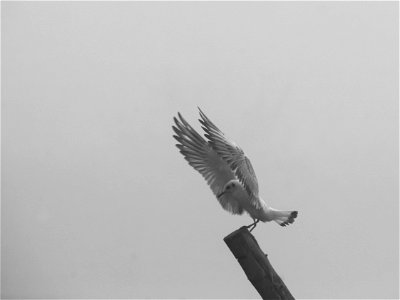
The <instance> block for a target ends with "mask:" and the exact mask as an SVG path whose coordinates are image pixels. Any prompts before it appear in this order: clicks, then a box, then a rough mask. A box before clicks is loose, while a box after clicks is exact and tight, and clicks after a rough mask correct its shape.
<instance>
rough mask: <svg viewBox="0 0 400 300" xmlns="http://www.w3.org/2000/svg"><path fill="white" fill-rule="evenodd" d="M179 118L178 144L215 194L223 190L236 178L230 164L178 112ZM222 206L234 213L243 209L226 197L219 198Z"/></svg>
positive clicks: (177, 122)
mask: <svg viewBox="0 0 400 300" xmlns="http://www.w3.org/2000/svg"><path fill="white" fill-rule="evenodd" d="M178 117H179V120H178V119H177V118H175V117H174V121H175V125H176V126H172V128H173V130H174V131H175V133H176V135H174V138H175V139H176V140H177V141H178V142H179V144H176V146H177V147H178V148H179V150H180V152H181V153H182V154H183V156H184V158H185V159H186V160H187V161H188V163H189V164H190V165H191V166H192V167H193V168H195V169H196V170H197V171H198V172H199V173H200V174H201V175H202V176H203V177H204V179H205V180H206V181H207V183H208V185H209V186H210V188H211V190H212V191H213V193H214V195H215V196H217V195H218V194H219V193H221V192H222V190H223V187H224V185H225V184H226V183H227V182H228V181H230V180H232V179H236V177H235V174H234V173H233V172H232V170H231V168H230V167H229V165H228V164H227V163H226V162H225V161H224V160H223V159H222V158H221V157H220V156H219V155H218V153H217V152H216V151H215V150H214V149H213V148H212V147H211V146H210V144H209V143H208V142H207V141H206V140H205V139H204V138H203V137H202V136H200V135H199V134H198V133H197V132H196V131H195V130H194V129H193V128H192V127H191V126H190V125H189V123H187V122H186V120H185V119H184V118H183V117H182V116H181V114H180V113H178ZM217 199H218V201H219V203H220V204H221V206H222V207H223V208H224V209H226V210H227V211H229V212H231V213H233V214H242V213H243V209H242V208H241V207H240V206H239V205H238V203H235V202H229V201H227V199H226V198H224V197H219V198H217Z"/></svg>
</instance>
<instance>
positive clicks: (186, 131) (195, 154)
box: [172, 107, 298, 232]
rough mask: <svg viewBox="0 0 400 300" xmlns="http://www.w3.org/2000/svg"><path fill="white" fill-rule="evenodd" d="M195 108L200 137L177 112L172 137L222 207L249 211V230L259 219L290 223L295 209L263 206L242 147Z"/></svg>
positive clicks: (237, 210)
mask: <svg viewBox="0 0 400 300" xmlns="http://www.w3.org/2000/svg"><path fill="white" fill-rule="evenodd" d="M198 110H199V114H200V119H199V121H200V123H201V125H202V126H201V127H202V129H203V130H204V136H201V135H200V134H199V133H198V132H197V131H196V130H194V129H193V127H192V126H190V124H189V123H188V122H187V121H186V120H185V119H184V118H183V117H182V115H181V114H180V113H179V112H178V115H177V117H175V116H174V118H173V120H174V123H175V124H174V125H173V126H172V129H173V131H174V132H175V134H174V135H173V137H174V139H175V140H176V141H178V144H176V147H177V148H178V149H179V152H180V153H181V154H182V155H183V156H184V158H185V160H186V161H187V162H188V163H189V165H191V166H192V167H193V168H194V169H195V170H197V171H198V172H199V173H200V174H201V175H202V176H203V177H204V179H205V180H206V182H207V183H208V185H209V186H210V188H211V190H212V192H213V194H214V195H215V197H216V198H217V200H218V202H219V203H220V205H221V206H222V208H223V209H225V210H226V211H228V212H230V213H231V214H234V215H242V214H243V213H244V212H246V213H247V214H249V215H250V217H251V218H252V219H253V223H251V224H250V225H247V226H245V227H246V228H247V229H250V232H251V231H252V230H253V229H254V228H255V227H256V226H257V224H258V222H260V221H261V222H270V221H275V222H276V223H277V224H279V225H280V226H287V225H289V224H292V223H293V222H294V220H295V219H296V217H297V214H298V212H297V211H295V210H292V211H288V210H278V209H274V208H272V207H270V206H268V205H267V203H266V202H265V201H264V200H263V199H262V198H261V197H260V196H259V187H258V181H257V177H256V174H255V171H254V168H253V166H252V164H251V162H250V160H249V159H248V157H247V156H246V155H245V153H244V152H243V150H242V148H240V147H239V146H238V145H237V144H236V143H235V142H233V141H232V140H230V139H228V138H227V137H226V136H225V134H224V133H223V132H222V131H221V130H220V129H219V128H218V127H217V126H216V125H215V124H214V123H213V122H211V120H210V119H209V118H208V117H207V116H206V115H205V114H204V112H203V111H202V110H201V109H200V107H198Z"/></svg>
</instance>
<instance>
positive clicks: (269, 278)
mask: <svg viewBox="0 0 400 300" xmlns="http://www.w3.org/2000/svg"><path fill="white" fill-rule="evenodd" d="M224 241H225V243H226V244H227V245H228V247H229V249H230V250H231V252H232V253H233V255H234V256H235V257H236V259H237V260H238V261H239V264H240V265H241V267H242V269H243V271H244V272H245V273H246V276H247V279H249V281H250V282H251V283H252V284H253V286H254V287H255V288H256V290H257V292H258V293H259V294H260V296H261V297H262V298H263V299H294V297H293V296H292V294H290V292H289V290H288V289H287V287H286V285H285V284H284V283H283V281H282V279H281V278H280V277H279V275H278V274H277V273H276V272H275V270H274V268H273V267H272V266H271V264H270V262H269V260H268V258H267V255H266V254H264V252H263V251H262V250H261V248H260V246H259V245H258V243H257V241H256V239H255V238H254V236H253V235H252V234H251V233H250V232H249V231H248V230H247V228H246V227H241V228H239V229H238V230H236V231H234V232H232V233H231V234H229V235H228V236H226V237H225V238H224Z"/></svg>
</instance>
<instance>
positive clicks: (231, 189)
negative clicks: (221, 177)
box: [217, 179, 240, 198]
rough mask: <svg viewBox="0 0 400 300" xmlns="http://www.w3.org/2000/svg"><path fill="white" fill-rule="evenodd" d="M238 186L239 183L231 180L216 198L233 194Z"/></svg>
mask: <svg viewBox="0 0 400 300" xmlns="http://www.w3.org/2000/svg"><path fill="white" fill-rule="evenodd" d="M239 186H240V183H239V181H237V180H235V179H232V180H230V181H228V182H227V183H226V184H225V185H224V188H223V189H222V192H220V193H219V194H218V195H217V198H219V197H221V196H222V195H228V194H233V193H234V192H235V191H237V190H238V188H239Z"/></svg>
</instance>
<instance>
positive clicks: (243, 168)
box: [199, 108, 261, 208]
mask: <svg viewBox="0 0 400 300" xmlns="http://www.w3.org/2000/svg"><path fill="white" fill-rule="evenodd" d="M199 112H200V117H201V119H199V121H200V123H201V124H202V125H203V126H202V128H203V129H204V131H205V137H206V138H207V139H208V140H209V144H210V145H211V147H212V148H213V149H214V150H215V151H216V152H217V153H218V154H219V155H220V156H221V157H222V158H223V159H224V160H225V161H226V162H227V163H228V165H229V166H230V168H231V169H232V170H233V171H234V172H235V175H236V176H237V177H238V178H239V181H240V182H241V183H242V184H243V186H244V188H245V189H246V191H247V193H248V194H249V196H250V201H251V203H252V204H253V205H254V206H255V207H256V208H259V207H261V202H260V199H259V197H258V181H257V177H256V173H255V171H254V168H253V166H252V165H251V162H250V160H249V159H248V158H247V156H246V155H245V154H244V152H243V150H242V149H241V148H240V147H239V146H238V145H236V144H235V143H234V142H232V141H230V140H228V139H227V138H226V137H225V135H224V133H223V132H222V131H221V130H220V129H219V128H218V127H217V126H216V125H215V124H214V123H213V122H211V120H210V119H209V118H208V117H207V116H206V115H205V114H204V113H203V112H202V111H201V109H200V108H199Z"/></svg>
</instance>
